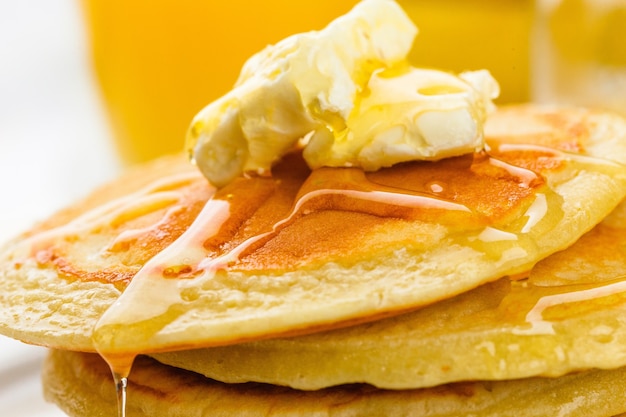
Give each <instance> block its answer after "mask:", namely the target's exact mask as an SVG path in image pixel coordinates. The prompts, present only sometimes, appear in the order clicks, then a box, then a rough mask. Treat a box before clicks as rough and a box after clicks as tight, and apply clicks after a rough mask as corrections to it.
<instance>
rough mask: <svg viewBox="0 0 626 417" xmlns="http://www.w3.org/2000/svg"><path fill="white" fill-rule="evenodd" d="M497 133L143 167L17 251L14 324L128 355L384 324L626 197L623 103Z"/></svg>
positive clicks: (564, 242) (513, 118)
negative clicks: (210, 165) (246, 160)
mask: <svg viewBox="0 0 626 417" xmlns="http://www.w3.org/2000/svg"><path fill="white" fill-rule="evenodd" d="M487 135H488V137H487V142H488V149H487V151H486V152H480V153H476V154H469V155H464V156H460V157H456V158H448V159H445V160H441V161H437V162H412V163H405V164H399V165H397V166H394V167H392V168H386V169H381V170H379V171H376V172H373V173H364V172H362V171H360V170H358V169H354V168H322V169H317V170H314V171H310V170H309V169H308V167H306V165H305V164H304V163H303V161H302V159H301V155H300V154H299V153H294V154H291V155H289V156H287V157H285V158H284V159H283V160H282V161H281V162H280V163H279V164H278V165H277V166H275V167H274V169H273V172H272V176H271V177H263V176H252V177H242V178H240V179H238V180H236V181H234V182H233V183H231V184H229V185H228V186H226V187H223V188H220V189H219V190H217V189H215V188H214V187H212V186H211V185H209V184H208V183H206V181H204V180H203V179H202V177H201V176H200V175H199V174H198V173H197V172H196V170H195V168H194V167H192V166H189V165H186V164H185V162H184V161H183V159H182V157H179V158H178V159H177V158H176V157H172V158H168V159H165V160H162V161H159V162H156V163H153V164H152V165H148V166H146V167H142V168H141V169H139V170H136V171H135V172H133V173H131V174H129V175H128V176H126V177H124V178H122V179H120V180H119V181H117V182H114V183H112V184H110V185H109V186H108V187H105V188H104V189H102V190H99V191H97V192H96V193H95V195H94V196H93V197H92V198H90V199H88V200H87V201H85V202H82V203H79V204H77V205H76V206H74V207H71V208H70V209H68V210H66V211H64V212H62V213H60V214H58V215H56V216H54V217H53V218H52V219H50V220H49V221H48V222H45V223H44V224H42V225H40V226H38V227H36V228H34V229H33V230H32V231H31V232H28V233H27V234H26V235H24V236H21V237H18V238H17V239H16V240H14V241H12V242H10V243H9V244H8V245H7V246H5V248H4V250H3V253H2V256H1V261H0V283H1V284H2V286H3V289H4V290H3V292H2V294H0V307H1V308H0V332H1V333H3V334H7V335H9V336H12V337H14V338H18V339H21V340H24V341H26V342H29V343H36V344H42V345H46V346H50V347H54V348H60V349H70V350H80V351H94V350H96V348H97V349H99V350H100V351H102V352H105V353H107V354H114V355H119V354H135V353H149V352H158V351H166V350H178V349H188V348H192V347H201V346H202V347H207V346H218V345H227V344H233V343H238V342H242V341H246V340H256V339H265V338H269V337H275V336H280V335H296V334H301V333H313V332H317V331H320V330H324V329H332V328H338V327H346V326H349V325H353V324H357V323H361V322H369V321H373V320H377V319H380V318H383V317H386V316H390V315H396V314H399V313H402V312H406V311H409V310H413V309H417V308H420V307H423V306H426V305H429V304H432V303H435V302H437V301H440V300H444V299H448V298H451V297H454V296H455V295H458V294H460V293H463V292H466V291H469V290H471V289H473V288H476V287H478V286H480V285H482V284H485V283H488V282H493V281H495V280H497V279H499V278H501V277H502V276H504V275H515V274H520V273H524V272H525V271H527V270H528V269H530V268H531V267H532V266H533V265H534V264H535V263H536V262H537V261H539V260H540V259H542V258H545V257H546V256H548V255H550V254H551V253H554V252H556V251H558V250H561V249H563V248H565V247H567V246H569V245H571V244H572V243H574V242H575V241H576V240H577V239H578V238H579V237H580V236H581V235H582V234H583V233H585V232H587V231H588V230H589V229H591V228H592V227H593V226H594V225H596V224H597V223H598V222H600V221H601V220H602V218H604V217H605V216H606V215H607V214H608V213H609V212H610V211H611V210H613V208H614V207H615V206H616V205H617V204H618V203H619V201H620V200H621V199H622V198H623V197H624V195H625V194H626V166H625V165H624V164H625V163H626V123H625V122H624V120H623V119H621V118H619V117H617V116H614V115H612V114H608V113H603V112H596V111H591V110H584V109H562V108H539V107H533V106H527V107H514V108H511V109H503V110H501V111H499V112H496V113H495V114H494V115H493V116H492V117H491V120H490V122H489V124H488V129H487ZM119 187H122V188H123V189H122V190H120V189H119ZM120 294H121V295H120ZM94 326H95V334H94Z"/></svg>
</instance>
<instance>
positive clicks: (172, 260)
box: [95, 157, 539, 340]
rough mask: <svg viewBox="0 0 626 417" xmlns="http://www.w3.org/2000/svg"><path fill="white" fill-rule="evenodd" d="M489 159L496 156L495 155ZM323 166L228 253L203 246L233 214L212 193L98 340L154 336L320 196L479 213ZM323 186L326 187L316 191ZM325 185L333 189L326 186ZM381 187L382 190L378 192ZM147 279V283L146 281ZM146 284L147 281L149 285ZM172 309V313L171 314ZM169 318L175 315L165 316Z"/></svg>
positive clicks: (101, 326)
mask: <svg viewBox="0 0 626 417" xmlns="http://www.w3.org/2000/svg"><path fill="white" fill-rule="evenodd" d="M489 158H490V159H493V158H492V157H489ZM497 166H498V167H505V169H506V171H508V172H509V173H510V174H511V175H514V176H515V177H516V178H518V179H520V180H521V181H522V185H523V186H530V184H531V183H532V182H533V181H534V180H535V179H536V178H538V177H539V176H538V174H537V173H534V172H532V171H530V170H528V169H525V168H519V167H515V166H512V165H510V164H508V163H507V162H505V161H500V162H498V163H497ZM324 170H325V168H320V169H318V170H314V171H313V172H312V173H311V175H310V176H309V178H308V179H307V181H305V183H304V184H303V185H302V187H301V191H300V193H299V195H298V196H297V198H296V200H295V202H294V203H293V205H292V208H291V209H290V211H289V214H288V215H287V216H285V217H284V218H283V219H281V220H279V221H278V222H276V223H274V225H273V226H272V227H271V228H270V229H269V230H267V231H265V232H261V233H258V234H256V235H254V236H252V237H249V238H247V239H245V240H244V241H243V242H241V243H239V244H238V245H236V246H235V247H234V248H232V249H230V250H229V251H228V252H226V253H224V254H222V255H219V256H216V257H213V258H211V257H209V256H208V251H207V249H206V248H204V246H203V242H204V241H206V240H207V239H210V238H211V237H214V236H217V235H218V233H219V232H220V229H221V227H222V226H223V225H224V224H225V223H226V221H227V220H228V218H229V216H230V208H231V207H230V206H231V203H230V202H229V199H228V198H227V197H226V198H224V199H221V198H220V196H219V195H217V194H216V195H214V196H213V197H211V198H210V199H209V200H208V201H207V203H206V204H205V206H204V207H203V209H202V210H201V212H200V214H199V215H198V216H197V217H196V219H195V220H194V222H193V223H192V224H191V226H190V227H189V228H188V229H187V230H186V231H185V232H184V233H183V234H182V235H181V236H180V237H179V238H178V239H177V240H176V241H175V242H174V243H173V244H172V245H170V246H169V247H167V248H166V249H165V250H163V251H162V252H160V253H159V254H157V255H156V256H154V257H153V258H152V259H151V260H150V261H148V262H147V263H146V264H145V265H144V266H143V268H142V269H141V270H140V271H139V272H138V273H137V275H136V276H135V277H134V279H133V280H132V281H131V283H130V285H129V286H128V287H127V288H126V290H125V292H124V294H123V295H122V296H121V297H120V299H119V300H118V302H117V303H116V304H115V306H114V308H110V309H109V310H107V311H106V312H105V314H104V315H103V316H102V317H101V319H100V321H99V322H98V324H97V326H96V332H95V333H96V339H97V338H98V336H97V335H100V337H102V340H105V339H108V338H109V337H115V336H114V335H113V333H117V332H124V331H123V330H122V328H123V327H124V326H123V323H134V324H139V323H147V322H151V323H152V324H151V325H149V326H146V327H147V328H149V329H150V330H148V333H146V334H145V336H147V337H148V338H150V337H152V336H153V335H155V334H156V333H158V331H159V330H160V329H161V328H162V327H163V326H165V325H166V323H161V324H158V323H159V322H160V321H161V320H156V318H158V317H165V316H164V315H166V314H182V313H172V311H171V310H172V307H174V306H179V305H182V304H184V303H185V301H184V300H183V299H182V297H181V294H182V292H183V291H185V290H186V289H188V288H192V287H202V285H203V284H202V283H205V282H209V281H211V280H212V279H213V278H214V277H215V275H216V273H217V272H218V271H220V270H224V269H228V268H229V267H232V266H233V265H234V264H236V263H237V262H238V260H239V259H241V257H242V256H243V255H244V254H246V253H247V252H248V251H249V250H251V249H253V248H254V247H255V245H258V244H262V243H263V241H266V240H267V239H270V238H271V237H272V236H275V235H277V234H278V233H279V232H280V231H281V230H283V229H284V228H285V227H287V226H288V225H289V224H291V223H292V222H293V221H294V220H295V219H296V218H297V217H298V216H305V215H307V214H309V211H308V209H307V208H306V207H307V203H310V202H313V201H314V200H315V199H316V198H317V197H322V196H325V197H328V196H341V197H345V198H348V199H350V200H360V201H367V202H374V203H384V204H386V205H389V206H392V207H398V206H400V207H408V208H411V209H419V210H423V209H427V210H428V209H434V210H440V211H446V212H448V211H456V212H460V213H470V215H475V213H473V211H472V210H471V209H470V208H469V207H467V206H465V205H463V204H459V203H455V202H454V201H450V200H446V199H442V198H439V197H438V196H435V195H429V194H426V193H422V192H417V191H411V190H408V189H399V188H395V187H388V186H382V185H380V184H376V183H373V182H371V181H369V180H368V179H367V177H366V176H365V175H364V173H363V171H361V170H359V169H354V168H333V169H331V172H332V173H333V174H336V175H338V176H339V180H337V179H336V178H334V179H333V177H332V176H329V177H328V178H330V180H329V181H327V182H326V183H324V182H323V181H316V180H318V179H320V178H319V177H317V178H316V175H319V173H320V172H323V171H324ZM322 177H323V176H322ZM320 184H321V186H322V188H321V189H315V187H316V186H317V187H319V186H320ZM326 186H328V187H330V188H325V187H326ZM311 188H312V189H311ZM381 189H382V190H384V191H380V190H381ZM333 204H335V203H333ZM314 209H315V207H314ZM317 209H320V208H317ZM321 209H323V210H332V209H336V207H335V206H332V204H331V206H324V205H322V207H321ZM357 209H358V210H363V212H366V213H367V212H369V208H368V207H363V206H359V208H357ZM418 218H419V217H418ZM483 227H484V225H483ZM172 278H185V279H172ZM143 281H146V283H142V282H143ZM148 282H149V284H147V283H148ZM135 296H136V297H138V298H137V300H136V301H137V302H140V301H139V300H149V299H151V298H153V297H158V298H159V300H160V302H159V303H154V302H145V303H141V302H140V303H141V305H142V308H141V309H136V308H133V306H132V305H130V304H129V303H128V302H124V301H125V299H126V298H128V299H130V300H132V299H133V297H135ZM181 308H183V307H181ZM175 310H178V308H176V309H175ZM168 311H170V312H169V313H168ZM170 319H171V317H170V318H169V319H165V320H170ZM127 336H131V335H130V334H129V335H127ZM137 336H138V335H137ZM133 337H134V335H133Z"/></svg>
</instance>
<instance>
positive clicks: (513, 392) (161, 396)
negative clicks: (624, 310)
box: [43, 351, 626, 417]
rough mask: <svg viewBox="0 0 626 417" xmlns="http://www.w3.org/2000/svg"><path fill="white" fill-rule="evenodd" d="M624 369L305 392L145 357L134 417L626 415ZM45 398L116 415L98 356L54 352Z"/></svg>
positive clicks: (131, 409)
mask: <svg viewBox="0 0 626 417" xmlns="http://www.w3.org/2000/svg"><path fill="white" fill-rule="evenodd" d="M625 378H626V368H618V369H614V370H608V371H599V370H595V371H587V372H581V373H577V374H573V375H568V376H566V377H562V378H529V379H521V380H516V381H500V382H465V383H459V384H450V385H444V386H440V387H435V388H429V389H420V390H400V391H385V390H378V389H375V388H372V387H369V386H367V385H350V386H342V387H336V388H331V389H325V390H320V391H312V392H311V391H309V392H302V391H296V390H292V389H288V388H282V387H276V386H271V385H263V384H235V385H228V384H222V383H219V382H215V381H212V380H209V379H206V378H204V377H201V376H200V375H197V374H194V373H191V372H185V371H181V370H179V369H176V368H172V367H169V366H165V365H161V364H159V363H157V362H155V361H152V360H150V359H148V358H145V357H140V358H138V360H137V363H136V364H135V367H134V368H133V371H132V373H131V376H130V380H129V397H128V405H127V412H128V414H127V415H128V417H148V416H150V417H182V416H185V417H201V416H207V417H208V416H211V417H216V416H224V417H226V416H229V417H232V416H237V417H252V416H264V417H273V416H276V417H278V416H334V417H343V416H346V417H347V416H350V417H397V416H406V417H413V416H415V417H418V416H419V417H428V416H437V417H445V416H450V417H452V416H454V417H458V416H475V417H487V416H490V417H495V416H498V417H531V416H533V417H534V416H557V415H558V416H559V417H609V416H614V415H616V414H619V413H623V412H626V403H624V396H626V384H624V379H625ZM43 379H44V390H45V396H46V398H47V399H48V400H49V401H53V402H55V403H57V404H59V406H60V407H61V408H62V409H63V410H64V411H65V412H66V413H68V415H69V416H71V417H110V416H114V415H116V399H115V390H114V384H113V381H112V379H111V376H110V372H109V369H108V367H107V365H106V364H105V362H104V361H102V359H101V358H100V357H99V356H98V355H95V354H87V353H75V352H62V351H52V352H51V353H50V355H49V357H48V358H47V360H46V364H45V366H44V372H43Z"/></svg>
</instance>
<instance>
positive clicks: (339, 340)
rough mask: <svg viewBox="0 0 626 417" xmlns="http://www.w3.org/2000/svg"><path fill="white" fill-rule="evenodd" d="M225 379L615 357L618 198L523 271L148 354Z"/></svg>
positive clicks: (393, 378) (382, 377)
mask: <svg viewBox="0 0 626 417" xmlns="http://www.w3.org/2000/svg"><path fill="white" fill-rule="evenodd" d="M153 357H154V358H156V359H157V360H159V361H161V362H163V363H165V364H168V365H171V366H175V367H178V368H184V369H188V370H192V371H195V372H198V373H201V374H203V375H205V376H207V377H209V378H212V379H216V380H220V381H223V382H228V383H242V382H249V381H255V382H264V383H271V384H276V385H283V386H290V387H293V388H297V389H302V390H316V389H320V388H325V387H329V386H334V385H340V384H349V383H357V382H359V383H368V384H371V385H375V386H377V387H380V388H388V389H407V388H422V387H431V386H437V385H442V384H446V383H450V382H458V381H477V380H507V379H519V378H528V377H533V376H545V377H559V376H562V375H565V374H568V373H572V372H579V371H581V370H587V369H594V368H596V369H615V368H619V367H623V366H626V202H622V203H621V204H620V205H619V206H618V208H617V209H616V210H614V211H613V213H611V215H609V216H608V217H607V218H605V219H604V221H603V222H602V223H600V224H599V225H598V226H596V227H595V228H594V229H593V230H591V231H590V232H588V233H587V234H585V235H584V236H582V237H581V238H580V239H579V240H578V241H577V242H576V243H575V244H574V245H572V246H571V247H569V248H567V249H565V250H564V251H562V252H559V253H556V254H554V255H552V256H550V257H548V258H546V259H544V260H542V261H540V262H539V263H538V264H537V265H536V266H535V267H534V268H533V269H531V271H530V273H529V276H528V277H525V278H524V279H517V280H513V281H512V280H511V279H510V278H508V277H505V278H502V279H500V280H498V281H496V282H494V283H489V284H486V285H483V286H481V287H479V288H477V289H475V290H472V291H469V292H467V293H464V294H461V295H459V296H457V297H454V298H451V299H449V300H446V301H442V302H439V303H435V304H433V305H431V306H428V307H425V308H423V309H421V310H418V311H415V312H411V313H407V314H404V315H400V316H396V317H392V318H388V319H385V320H379V321H377V322H374V323H368V324H363V325H359V326H353V327H350V328H346V329H340V330H335V331H331V332H324V333H316V334H312V335H308V336H303V337H296V338H278V339H273V340H265V341H256V342H249V343H243V344H238V345H234V346H226V347H218V348H211V349H197V350H188V351H179V352H169V353H160V354H155V355H153Z"/></svg>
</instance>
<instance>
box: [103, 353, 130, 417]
mask: <svg viewBox="0 0 626 417" xmlns="http://www.w3.org/2000/svg"><path fill="white" fill-rule="evenodd" d="M101 356H102V358H103V359H104V361H105V362H106V363H107V365H109V368H110V369H111V374H112V376H113V383H114V385H115V400H116V403H117V417H126V400H127V396H128V375H129V374H130V370H131V368H132V365H133V362H134V360H135V355H102V354H101Z"/></svg>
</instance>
